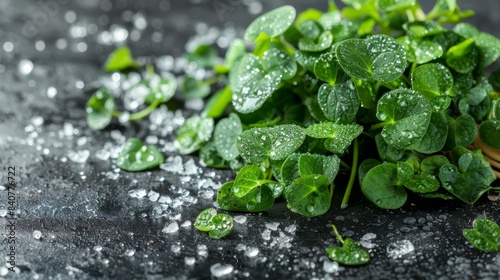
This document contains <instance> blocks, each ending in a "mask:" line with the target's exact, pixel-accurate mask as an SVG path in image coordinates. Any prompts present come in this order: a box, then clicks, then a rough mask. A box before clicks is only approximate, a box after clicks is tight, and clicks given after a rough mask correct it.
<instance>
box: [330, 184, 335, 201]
mask: <svg viewBox="0 0 500 280" xmlns="http://www.w3.org/2000/svg"><path fill="white" fill-rule="evenodd" d="M334 189H335V184H334V183H333V182H332V183H331V184H330V200H332V198H333V190H334Z"/></svg>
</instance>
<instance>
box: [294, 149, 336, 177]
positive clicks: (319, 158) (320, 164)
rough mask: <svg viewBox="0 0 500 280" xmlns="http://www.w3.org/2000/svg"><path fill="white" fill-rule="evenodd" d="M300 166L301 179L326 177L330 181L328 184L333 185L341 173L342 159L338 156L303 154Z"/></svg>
mask: <svg viewBox="0 0 500 280" xmlns="http://www.w3.org/2000/svg"><path fill="white" fill-rule="evenodd" d="M298 166H299V173H300V177H306V176H309V175H324V176H325V177H326V178H327V179H328V182H329V183H331V182H333V180H334V179H335V177H336V176H337V173H338V172H339V168H340V159H339V157H338V156H336V155H331V156H324V155H315V154H302V155H300V158H299V162H298Z"/></svg>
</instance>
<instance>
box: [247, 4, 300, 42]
mask: <svg viewBox="0 0 500 280" xmlns="http://www.w3.org/2000/svg"><path fill="white" fill-rule="evenodd" d="M295 16H296V11H295V8H294V7H292V6H289V5H286V6H282V7H280V8H277V9H274V10H272V11H269V12H267V13H265V14H263V15H261V16H260V17H258V18H257V19H255V20H254V21H253V22H252V23H250V25H249V26H248V28H247V29H246V31H245V39H247V40H248V41H252V42H254V41H255V40H256V39H257V38H258V37H259V35H260V34H261V33H265V34H267V35H268V36H269V37H271V38H273V37H276V36H279V35H281V34H283V33H285V31H286V30H287V29H288V28H289V27H290V26H291V25H292V24H293V22H294V20H295Z"/></svg>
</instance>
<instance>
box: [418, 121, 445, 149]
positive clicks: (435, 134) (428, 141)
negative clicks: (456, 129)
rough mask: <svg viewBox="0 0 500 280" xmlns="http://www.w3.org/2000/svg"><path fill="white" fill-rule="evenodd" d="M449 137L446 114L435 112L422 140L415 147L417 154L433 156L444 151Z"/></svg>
mask: <svg viewBox="0 0 500 280" xmlns="http://www.w3.org/2000/svg"><path fill="white" fill-rule="evenodd" d="M447 136H448V121H447V120H446V115H445V114H444V113H436V112H433V113H432V115H431V121H430V122H429V126H428V127H427V131H426V132H425V134H424V136H423V137H422V139H421V140H420V141H419V142H418V143H417V144H416V145H415V146H414V149H415V150H416V151H417V152H420V153H423V154H432V153H436V152H439V151H441V150H442V149H443V147H444V145H445V143H446V137H447Z"/></svg>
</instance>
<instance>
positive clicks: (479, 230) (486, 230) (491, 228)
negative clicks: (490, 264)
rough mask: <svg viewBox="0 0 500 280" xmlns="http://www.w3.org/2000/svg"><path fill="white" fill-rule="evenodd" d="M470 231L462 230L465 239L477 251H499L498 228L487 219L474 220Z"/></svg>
mask: <svg viewBox="0 0 500 280" xmlns="http://www.w3.org/2000/svg"><path fill="white" fill-rule="evenodd" d="M472 226H473V228H472V229H464V231H463V234H464V236H465V238H466V239H467V240H468V241H469V242H470V243H471V244H472V245H473V246H474V247H476V248H477V249H479V250H481V251H483V252H486V253H493V252H498V251H500V227H498V225H497V224H496V223H495V222H493V221H491V220H488V219H475V220H474V222H473V224H472Z"/></svg>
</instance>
